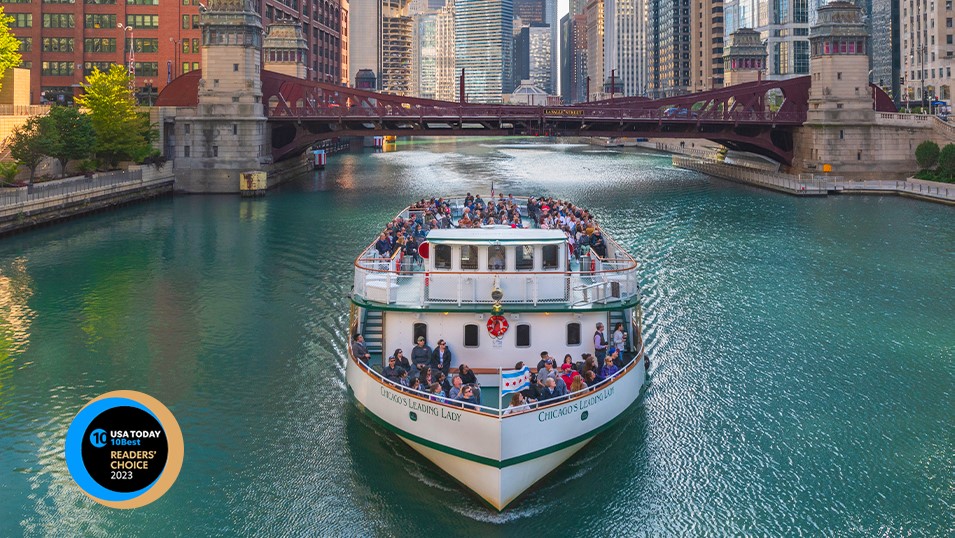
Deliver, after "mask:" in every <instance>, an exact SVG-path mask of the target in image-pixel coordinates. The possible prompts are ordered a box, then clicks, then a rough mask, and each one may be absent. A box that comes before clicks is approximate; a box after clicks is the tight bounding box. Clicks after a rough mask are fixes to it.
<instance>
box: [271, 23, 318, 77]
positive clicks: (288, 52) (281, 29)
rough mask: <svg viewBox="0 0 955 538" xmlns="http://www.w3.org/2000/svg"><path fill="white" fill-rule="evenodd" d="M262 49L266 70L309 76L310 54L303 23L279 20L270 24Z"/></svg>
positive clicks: (296, 75)
mask: <svg viewBox="0 0 955 538" xmlns="http://www.w3.org/2000/svg"><path fill="white" fill-rule="evenodd" d="M262 51H263V56H264V57H265V69H266V71H274V72H276V73H282V74H283V75H289V76H292V77H296V78H307V73H306V68H305V58H306V56H307V55H308V42H307V41H305V36H303V35H302V25H301V24H298V23H296V22H295V21H293V20H279V21H275V22H274V23H272V24H270V25H269V33H268V34H266V36H265V42H264V45H263V47H262Z"/></svg>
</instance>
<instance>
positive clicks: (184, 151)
mask: <svg viewBox="0 0 955 538" xmlns="http://www.w3.org/2000/svg"><path fill="white" fill-rule="evenodd" d="M191 152H192V148H190V147H189V146H184V147H183V148H182V156H183V157H189V156H190V153H191Z"/></svg>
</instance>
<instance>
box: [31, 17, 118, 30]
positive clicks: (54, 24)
mask: <svg viewBox="0 0 955 538" xmlns="http://www.w3.org/2000/svg"><path fill="white" fill-rule="evenodd" d="M87 16H89V15H87ZM114 19H115V17H114ZM75 26H76V20H75V19H74V18H73V14H72V13H44V14H43V27H44V28H73V27H75Z"/></svg>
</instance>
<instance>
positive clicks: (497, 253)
mask: <svg viewBox="0 0 955 538" xmlns="http://www.w3.org/2000/svg"><path fill="white" fill-rule="evenodd" d="M487 270H488V271H503V270H504V247H502V246H500V245H491V246H489V247H487Z"/></svg>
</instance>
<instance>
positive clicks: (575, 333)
mask: <svg viewBox="0 0 955 538" xmlns="http://www.w3.org/2000/svg"><path fill="white" fill-rule="evenodd" d="M567 345H568V346H579V345H580V324H579V323H568V324H567Z"/></svg>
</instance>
